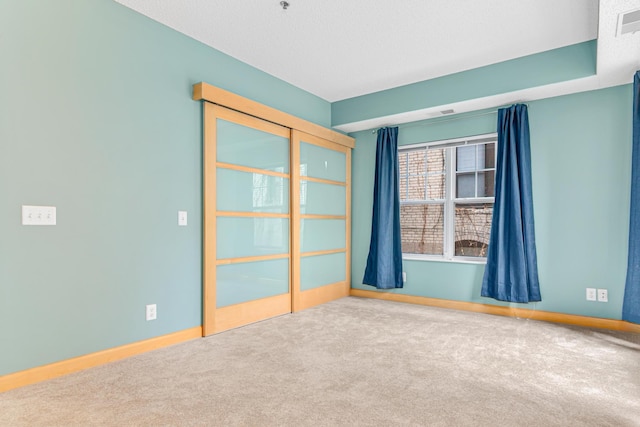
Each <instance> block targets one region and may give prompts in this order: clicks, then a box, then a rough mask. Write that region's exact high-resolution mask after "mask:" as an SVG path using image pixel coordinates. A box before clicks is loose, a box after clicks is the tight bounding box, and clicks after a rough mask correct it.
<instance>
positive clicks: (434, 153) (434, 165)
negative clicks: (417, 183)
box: [427, 148, 445, 174]
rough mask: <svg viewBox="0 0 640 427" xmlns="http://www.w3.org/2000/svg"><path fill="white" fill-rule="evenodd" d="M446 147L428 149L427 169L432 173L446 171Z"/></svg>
mask: <svg viewBox="0 0 640 427" xmlns="http://www.w3.org/2000/svg"><path fill="white" fill-rule="evenodd" d="M444 152H445V149H444V148H438V149H430V150H428V151H427V170H428V172H429V173H430V174H432V173H444Z"/></svg>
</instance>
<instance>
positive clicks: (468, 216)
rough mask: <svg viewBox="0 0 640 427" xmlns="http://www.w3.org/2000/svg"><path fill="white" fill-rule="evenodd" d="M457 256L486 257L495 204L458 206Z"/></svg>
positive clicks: (456, 220)
mask: <svg viewBox="0 0 640 427" xmlns="http://www.w3.org/2000/svg"><path fill="white" fill-rule="evenodd" d="M455 210H456V218H455V255H456V256H466V257H486V256H487V248H488V247H489V235H490V233H491V215H492V214H493V203H473V204H456V207H455Z"/></svg>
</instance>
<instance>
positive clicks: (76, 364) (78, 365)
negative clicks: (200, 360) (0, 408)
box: [0, 326, 202, 393]
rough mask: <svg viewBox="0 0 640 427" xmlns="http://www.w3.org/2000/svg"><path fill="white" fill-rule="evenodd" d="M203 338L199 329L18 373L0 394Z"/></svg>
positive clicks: (2, 379) (5, 379) (1, 379)
mask: <svg viewBox="0 0 640 427" xmlns="http://www.w3.org/2000/svg"><path fill="white" fill-rule="evenodd" d="M201 337H202V327H201V326H196V327H193V328H189V329H184V330H181V331H177V332H173V333H170V334H166V335H161V336H158V337H154V338H149V339H146V340H142V341H137V342H133V343H130V344H125V345H122V346H119V347H113V348H108V349H106V350H101V351H97V352H95V353H89V354H85V355H82V356H78V357H74V358H71V359H66V360H61V361H59V362H54V363H50V364H48V365H43V366H37V367H35V368H30V369H26V370H24V371H18V372H14V373H11V374H7V375H4V376H0V393H1V392H3V391H8V390H12V389H14V388H18V387H23V386H26V385H29V384H34V383H37V382H40V381H45V380H49V379H53V378H57V377H60V376H63V375H66V374H70V373H72V372H78V371H82V370H84V369H87V368H92V367H94V366H99V365H104V364H105V363H109V362H114V361H116V360H121V359H125V358H127V357H131V356H135V355H137V354H141V353H146V352H148V351H151V350H156V349H158V348H162V347H167V346H170V345H173V344H178V343H181V342H184V341H189V340H192V339H195V338H201Z"/></svg>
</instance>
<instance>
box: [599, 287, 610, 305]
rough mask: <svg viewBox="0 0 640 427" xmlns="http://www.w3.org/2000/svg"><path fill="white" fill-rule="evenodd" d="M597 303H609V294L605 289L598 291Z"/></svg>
mask: <svg viewBox="0 0 640 427" xmlns="http://www.w3.org/2000/svg"><path fill="white" fill-rule="evenodd" d="M598 301H600V302H608V301H609V292H607V290H606V289H598Z"/></svg>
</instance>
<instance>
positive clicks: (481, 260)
mask: <svg viewBox="0 0 640 427" xmlns="http://www.w3.org/2000/svg"><path fill="white" fill-rule="evenodd" d="M402 259H403V260H407V261H432V262H448V263H454V264H483V265H484V264H486V263H487V259H486V258H462V257H458V258H453V259H447V258H443V257H433V256H428V255H417V254H402Z"/></svg>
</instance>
